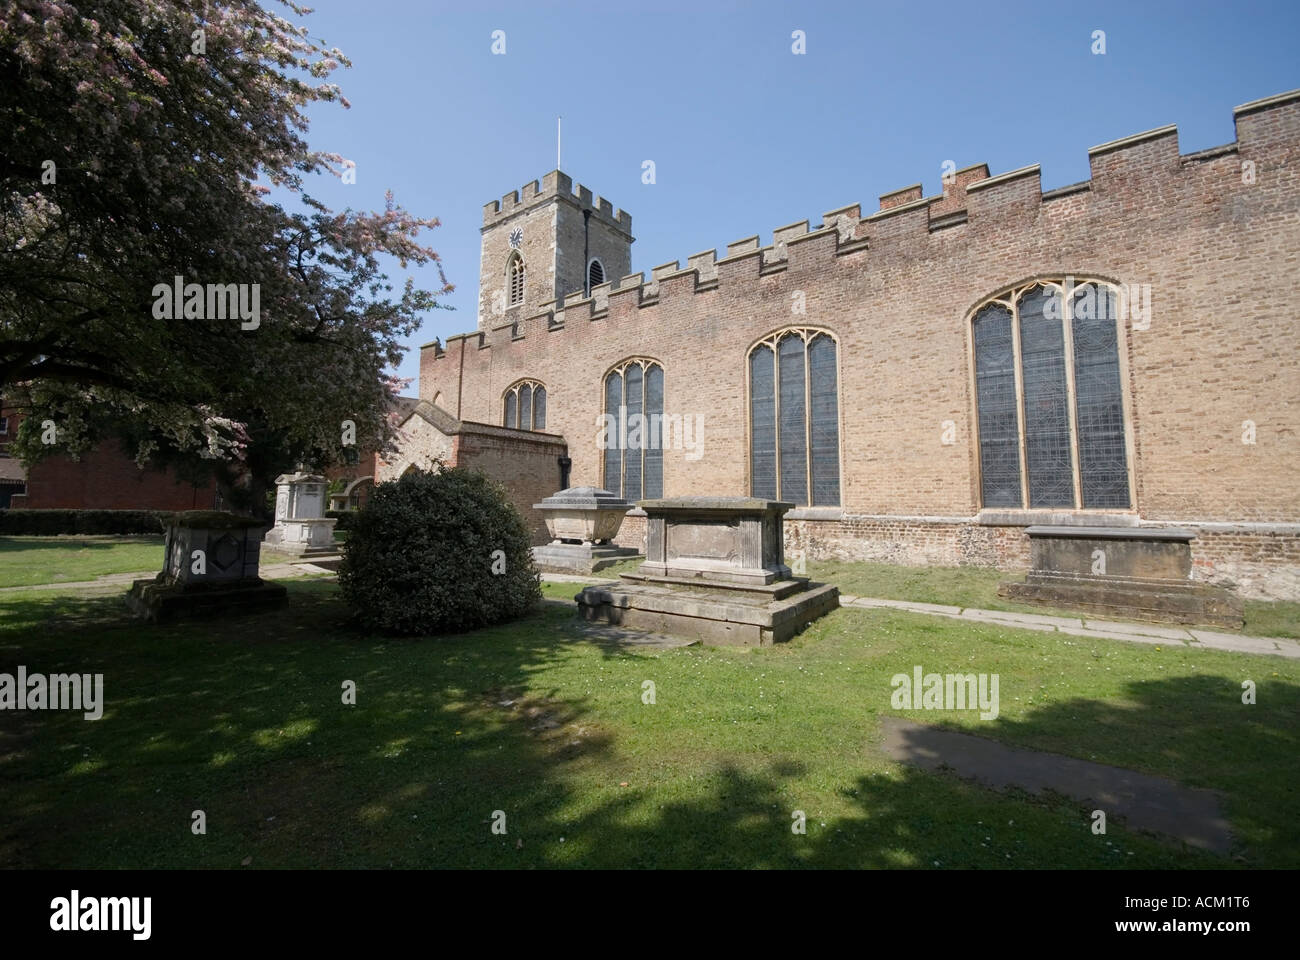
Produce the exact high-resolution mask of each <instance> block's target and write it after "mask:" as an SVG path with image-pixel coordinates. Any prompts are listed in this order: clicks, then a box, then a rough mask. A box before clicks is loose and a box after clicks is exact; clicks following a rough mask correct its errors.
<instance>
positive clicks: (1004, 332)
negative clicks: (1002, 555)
mask: <svg viewBox="0 0 1300 960" xmlns="http://www.w3.org/2000/svg"><path fill="white" fill-rule="evenodd" d="M974 337H975V406H976V408H977V412H978V417H979V430H980V478H981V487H982V491H981V493H982V499H983V504H984V506H986V507H1019V506H1021V503H1022V501H1021V499H1020V425H1019V423H1018V422H1017V420H1016V369H1015V363H1016V359H1015V353H1014V352H1013V350H1012V343H1011V311H1010V310H1008V309H1007V308H1006V307H1004V306H1003V305H1002V304H1000V303H991V304H989V305H988V306H986V307H985V308H984V309H982V310H981V311H980V312H979V313H977V314H976V315H975V323H974Z"/></svg>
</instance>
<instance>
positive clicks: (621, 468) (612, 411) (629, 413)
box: [602, 359, 664, 502]
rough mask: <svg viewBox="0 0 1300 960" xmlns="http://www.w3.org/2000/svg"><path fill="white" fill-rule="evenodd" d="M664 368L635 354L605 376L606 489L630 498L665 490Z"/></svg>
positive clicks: (649, 496) (653, 495)
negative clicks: (635, 356)
mask: <svg viewBox="0 0 1300 960" xmlns="http://www.w3.org/2000/svg"><path fill="white" fill-rule="evenodd" d="M663 416H664V369H663V367H661V366H660V365H659V364H658V363H657V362H656V361H654V360H646V359H633V360H626V361H624V362H623V363H621V364H619V365H618V366H617V367H615V368H614V369H613V370H611V371H610V372H609V373H608V374H606V375H605V426H604V428H603V431H602V433H603V438H602V439H603V446H604V448H605V471H604V475H605V489H606V490H609V491H611V492H613V493H617V494H618V495H619V496H621V497H623V499H625V500H631V501H634V502H635V501H637V500H651V499H654V498H656V497H662V496H663V495H664V453H663Z"/></svg>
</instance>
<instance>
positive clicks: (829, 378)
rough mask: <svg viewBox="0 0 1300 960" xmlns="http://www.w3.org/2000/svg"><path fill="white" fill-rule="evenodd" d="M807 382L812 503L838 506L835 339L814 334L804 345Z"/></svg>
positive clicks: (837, 408) (837, 415)
mask: <svg viewBox="0 0 1300 960" xmlns="http://www.w3.org/2000/svg"><path fill="white" fill-rule="evenodd" d="M808 382H809V389H810V393H811V395H812V397H811V399H812V411H811V423H810V425H809V432H810V433H811V434H812V502H813V506H838V505H839V502H840V410H839V383H838V374H837V373H836V369H835V341H834V340H832V339H831V338H830V337H827V336H824V335H823V336H819V337H816V338H815V339H814V340H813V341H812V343H810V344H809V345H808Z"/></svg>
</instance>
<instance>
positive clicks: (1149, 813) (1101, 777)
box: [881, 716, 1232, 854]
mask: <svg viewBox="0 0 1300 960" xmlns="http://www.w3.org/2000/svg"><path fill="white" fill-rule="evenodd" d="M881 726H882V728H883V730H884V734H885V738H884V744H883V749H884V752H885V753H886V754H887V755H888V756H889V757H891V758H893V759H894V760H897V761H899V762H900V763H906V764H909V765H911V766H914V767H919V768H921V769H923V770H931V771H938V770H941V769H942V768H945V767H946V768H949V769H951V770H952V771H953V772H954V773H956V774H957V776H959V777H963V778H967V779H974V780H975V781H977V782H978V783H980V784H981V785H983V786H986V787H991V788H993V789H995V790H1003V789H1006V788H1008V787H1019V788H1020V789H1022V790H1027V791H1029V792H1031V793H1042V792H1043V791H1047V790H1050V791H1052V792H1053V793H1057V794H1061V795H1064V796H1067V797H1072V798H1074V799H1075V800H1078V801H1080V802H1082V803H1086V804H1087V805H1088V807H1089V808H1090V809H1091V808H1093V807H1094V806H1095V808H1096V809H1099V810H1104V811H1105V812H1106V818H1107V820H1108V821H1109V820H1112V819H1115V818H1122V819H1123V820H1124V822H1125V825H1126V826H1127V827H1128V828H1129V829H1136V830H1150V831H1153V832H1155V833H1161V834H1165V835H1166V836H1170V837H1174V838H1175V839H1178V840H1181V841H1183V842H1185V843H1187V844H1188V845H1189V846H1193V847H1198V848H1200V849H1203V850H1210V851H1213V852H1214V853H1218V854H1227V853H1229V852H1230V851H1231V849H1232V833H1231V829H1232V828H1231V824H1229V823H1228V820H1227V818H1226V817H1224V815H1223V812H1222V809H1223V808H1222V799H1221V797H1220V795H1219V794H1218V793H1217V792H1216V791H1213V790H1203V789H1200V788H1197V787H1188V786H1184V785H1183V784H1180V783H1177V782H1175V781H1173V780H1167V779H1165V778H1164V777H1154V776H1151V775H1150V774H1145V773H1138V772H1137V771H1135V770H1126V769H1124V768H1123V767H1112V766H1109V765H1107V764H1102V763H1093V762H1092V761H1090V760H1080V759H1078V758H1076V757H1067V756H1062V755H1061V754H1056V753H1044V752H1041V751H1038V750H1027V749H1024V748H1021V747H1009V746H1005V745H1003V744H1001V743H998V742H996V741H994V740H989V739H987V738H985V737H977V736H974V735H972V734H968V733H954V732H951V731H948V730H941V729H939V728H937V727H932V726H928V725H926V724H921V723H914V722H913V721H911V720H906V719H904V718H902V717H893V716H887V717H885V718H884V719H883V720H882V721H881ZM1081 836H1083V837H1084V839H1083V840H1082V841H1081V842H1090V841H1094V840H1095V842H1098V843H1102V842H1104V841H1103V840H1101V839H1100V838H1094V837H1092V836H1091V834H1086V833H1083V832H1082V828H1081Z"/></svg>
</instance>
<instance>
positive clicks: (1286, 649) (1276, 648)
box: [1190, 630, 1300, 660]
mask: <svg viewBox="0 0 1300 960" xmlns="http://www.w3.org/2000/svg"><path fill="white" fill-rule="evenodd" d="M1190 632H1191V634H1192V636H1193V637H1195V638H1196V641H1197V643H1198V644H1199V645H1200V646H1202V647H1211V648H1213V649H1215V650H1230V651H1232V652H1234V653H1266V654H1273V655H1275V656H1279V657H1290V658H1291V659H1293V660H1294V659H1300V643H1296V642H1295V641H1294V640H1287V639H1284V638H1282V637H1243V636H1239V635H1237V634H1234V633H1216V632H1214V631H1213V630H1192V631H1190Z"/></svg>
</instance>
